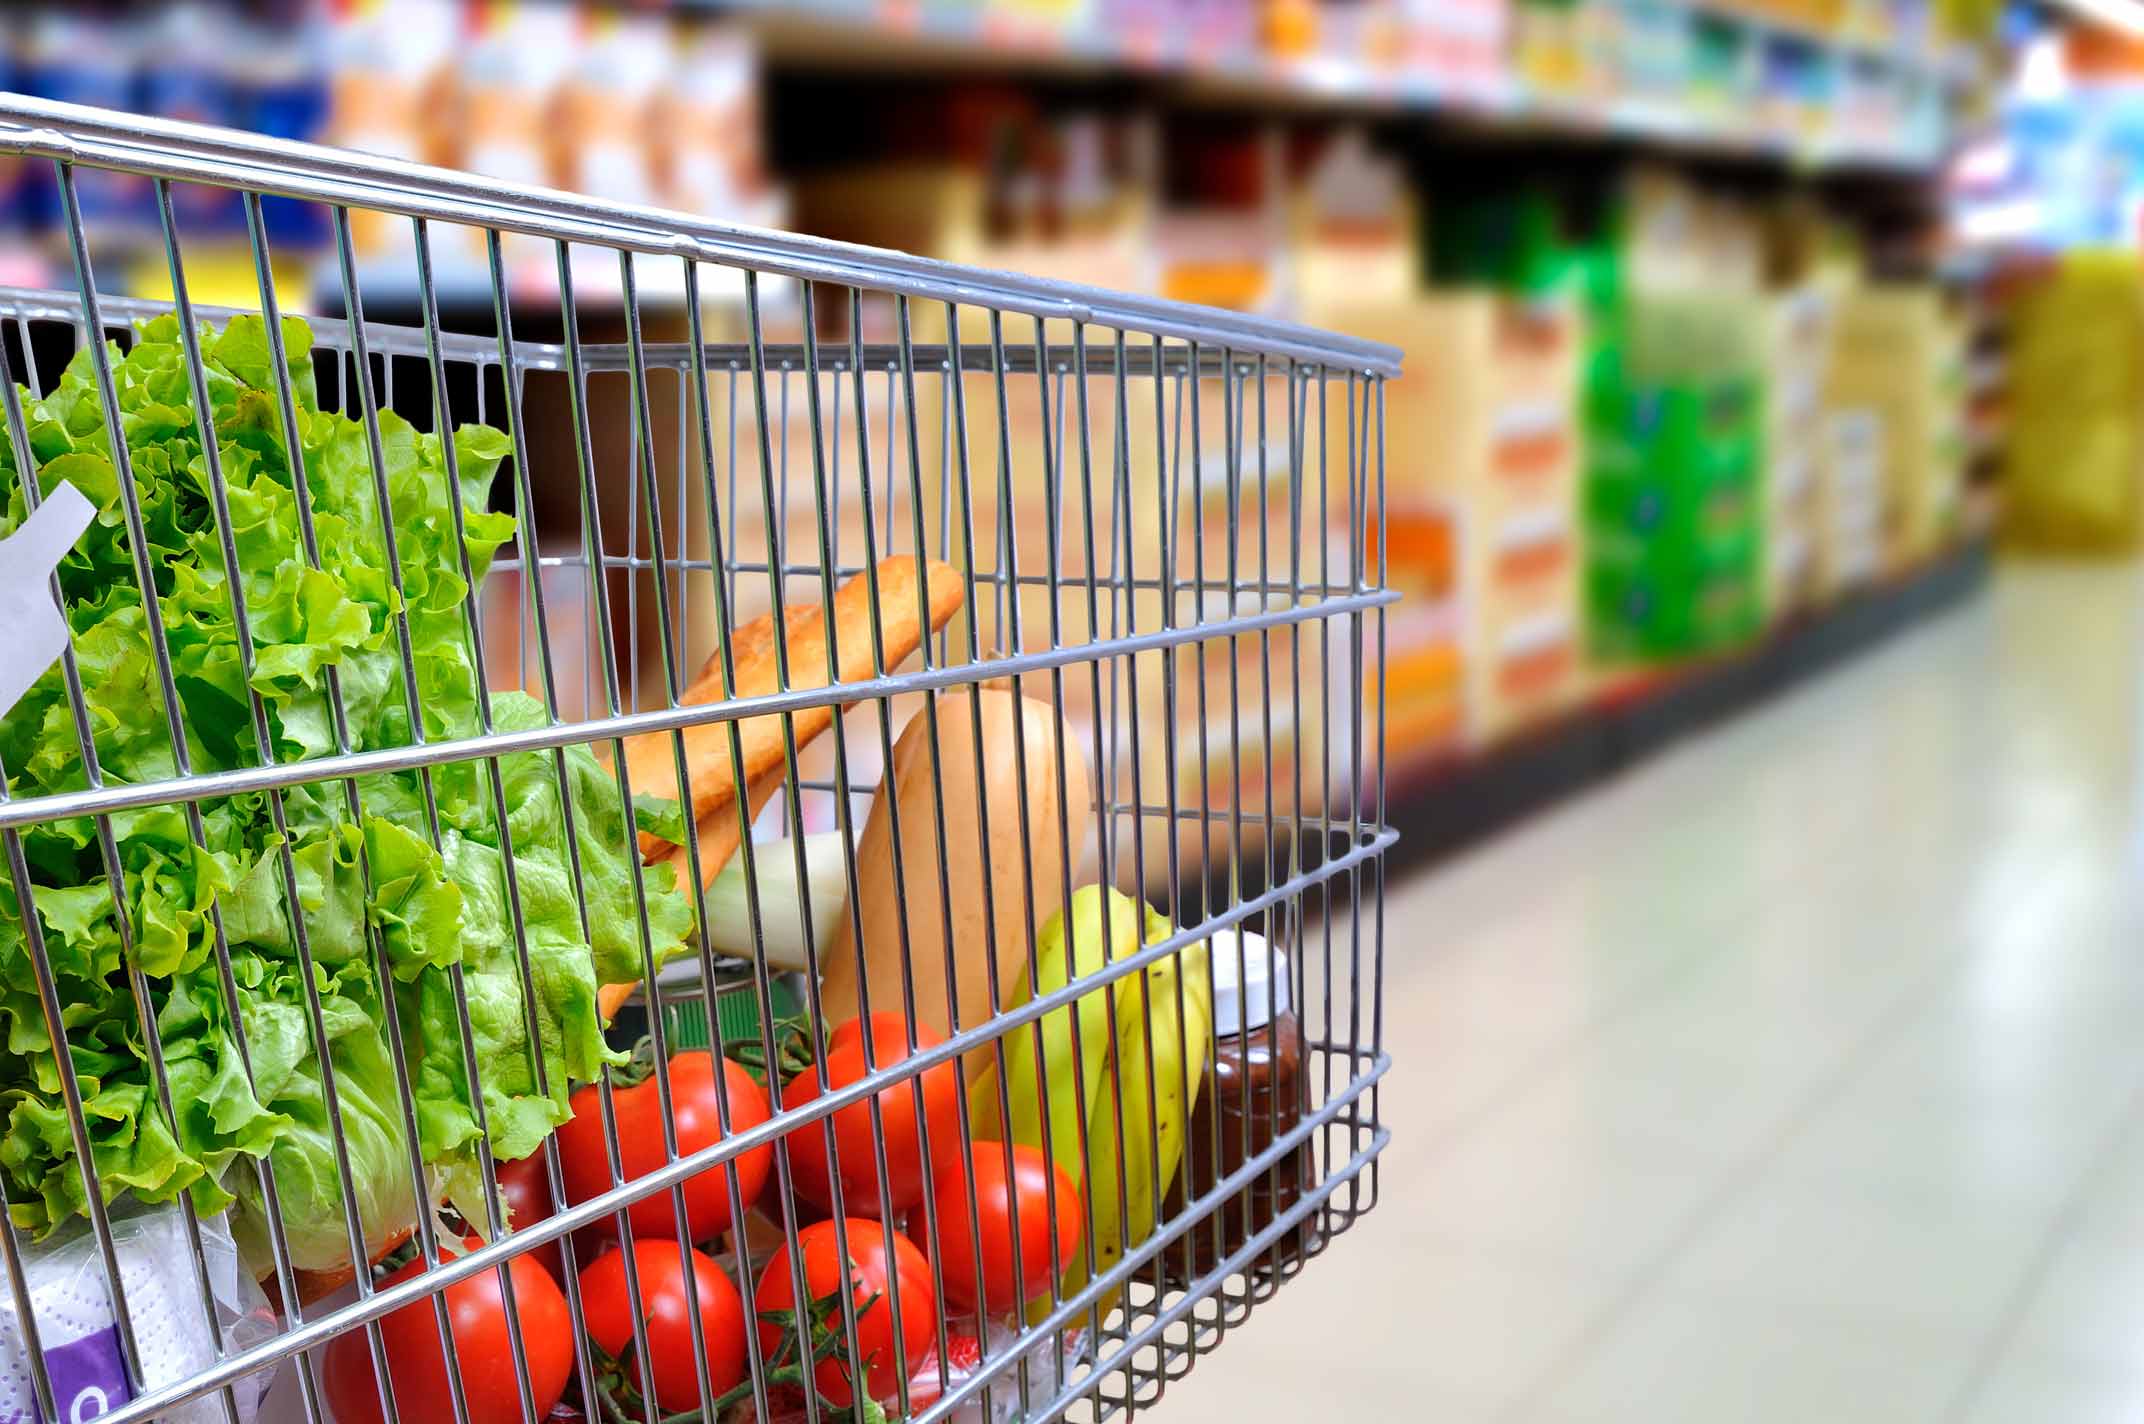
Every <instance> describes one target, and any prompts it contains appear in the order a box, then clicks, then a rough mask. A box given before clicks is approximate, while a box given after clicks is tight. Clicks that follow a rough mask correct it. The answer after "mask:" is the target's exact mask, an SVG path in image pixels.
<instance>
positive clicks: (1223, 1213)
mask: <svg viewBox="0 0 2144 1424" xmlns="http://www.w3.org/2000/svg"><path fill="white" fill-rule="evenodd" d="M1188 355H1189V360H1190V375H1189V386H1190V393H1191V409H1190V413H1189V417H1190V426H1191V484H1190V489H1189V498H1188V503H1189V505H1190V510H1189V513H1188V514H1187V516H1186V517H1187V518H1188V519H1189V520H1190V521H1191V587H1192V622H1193V624H1194V625H1195V626H1203V625H1204V624H1205V622H1206V456H1205V446H1204V441H1205V424H1206V423H1205V418H1204V413H1203V412H1202V411H1201V410H1200V408H1199V392H1200V390H1201V389H1202V388H1203V387H1204V385H1205V352H1204V351H1203V350H1202V349H1201V348H1200V347H1199V345H1198V343H1197V342H1193V343H1191V348H1190V351H1189V353H1188ZM1221 357H1222V364H1221V369H1222V381H1223V394H1224V399H1225V395H1226V390H1227V386H1226V382H1227V379H1228V377H1227V370H1228V353H1227V352H1226V351H1223V352H1222V353H1221ZM1224 413H1225V405H1224ZM1210 641H1211V639H1210V638H1205V637H1202V638H1199V639H1197V640H1195V641H1194V642H1193V643H1192V644H1191V648H1192V654H1193V659H1194V662H1195V665H1196V669H1197V680H1196V683H1195V684H1194V693H1195V696H1196V698H1197V716H1196V721H1197V725H1198V732H1199V917H1200V919H1202V920H1210V919H1212V918H1213V886H1214V876H1215V870H1214V853H1213V823H1214V814H1213V751H1212V738H1211V727H1212V714H1211V710H1210V708H1209V707H1208V697H1209V693H1208V678H1207V674H1206V645H1207V643H1208V642H1210ZM1231 893H1232V892H1231ZM1211 953H1212V951H1211V950H1209V951H1208V954H1209V956H1210V955H1211ZM1208 1017H1209V1018H1210V1017H1211V1015H1209V1016H1208ZM1217 1042H1218V1036H1217V1035H1215V1034H1214V1033H1213V1031H1212V1030H1210V1029H1209V1041H1208V1043H1207V1052H1208V1053H1209V1054H1212V1053H1214V1052H1215V1051H1216V1049H1215V1045H1216V1043H1217ZM1215 1108H1216V1111H1214V1112H1212V1113H1209V1114H1207V1118H1206V1131H1207V1137H1208V1147H1209V1149H1210V1150H1211V1152H1212V1153H1213V1161H1214V1162H1215V1163H1216V1164H1219V1163H1220V1162H1221V1160H1222V1157H1221V1115H1220V1112H1219V1111H1218V1109H1219V1104H1218V1103H1216V1104H1215ZM1228 1207H1229V1204H1228V1203H1227V1202H1223V1203H1221V1204H1220V1205H1219V1206H1217V1207H1216V1208H1215V1209H1214V1210H1213V1212H1212V1213H1211V1214H1210V1215H1209V1216H1208V1217H1207V1218H1206V1220H1207V1229H1208V1232H1209V1234H1210V1235H1211V1236H1212V1238H1213V1251H1214V1257H1213V1258H1214V1260H1215V1261H1217V1262H1218V1261H1221V1260H1225V1259H1226V1258H1227V1256H1228V1248H1227V1244H1226V1242H1227V1225H1226V1223H1227V1219H1228ZM1196 1278H1197V1277H1196V1274H1194V1276H1193V1279H1196ZM1225 1293H1226V1283H1225V1282H1224V1283H1223V1284H1222V1285H1221V1286H1220V1287H1219V1288H1217V1290H1216V1292H1215V1299H1214V1310H1213V1314H1212V1316H1211V1323H1212V1325H1213V1327H1214V1340H1215V1343H1216V1344H1218V1343H1219V1342H1220V1338H1221V1337H1222V1336H1223V1335H1225V1334H1226V1333H1227V1331H1228V1327H1229V1324H1230V1321H1229V1318H1228V1304H1227V1301H1226V1299H1225Z"/></svg>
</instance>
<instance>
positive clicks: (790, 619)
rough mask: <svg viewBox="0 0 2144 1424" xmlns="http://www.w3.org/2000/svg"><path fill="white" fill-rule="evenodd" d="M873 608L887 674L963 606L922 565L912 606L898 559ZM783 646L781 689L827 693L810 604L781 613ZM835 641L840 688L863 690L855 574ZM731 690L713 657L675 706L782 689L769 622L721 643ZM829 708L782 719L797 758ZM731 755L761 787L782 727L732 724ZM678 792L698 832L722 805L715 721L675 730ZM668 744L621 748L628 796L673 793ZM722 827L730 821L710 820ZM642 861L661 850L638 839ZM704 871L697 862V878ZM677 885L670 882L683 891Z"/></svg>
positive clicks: (730, 786)
mask: <svg viewBox="0 0 2144 1424" xmlns="http://www.w3.org/2000/svg"><path fill="white" fill-rule="evenodd" d="M877 573H878V589H879V595H878V605H879V615H880V633H881V643H882V645H883V647H884V650H885V667H886V668H887V670H889V671H890V670H892V669H894V668H897V667H899V666H900V665H901V664H902V663H903V662H905V661H907V659H908V657H909V655H910V654H911V653H913V652H915V650H916V648H917V646H918V645H919V644H920V643H921V642H922V641H923V639H924V638H925V637H927V636H929V634H930V633H933V632H935V631H937V630H938V629H940V628H942V627H944V626H945V624H946V621H947V620H948V619H950V618H951V617H952V616H953V613H954V611H955V610H957V609H958V608H959V607H960V604H961V601H962V587H961V579H960V575H959V573H958V572H957V571H955V570H954V569H953V567H952V566H951V565H949V564H944V563H940V562H937V561H935V560H933V561H931V562H930V563H929V564H927V565H926V566H925V583H924V596H925V600H926V602H927V604H928V610H927V612H926V610H925V609H922V608H919V607H918V606H917V602H916V561H915V559H914V558H912V557H910V556H909V555H906V554H896V555H892V556H890V557H887V558H884V559H881V560H879V563H878V570H877ZM783 621H784V628H785V633H786V636H785V637H784V639H783V642H784V643H785V644H786V648H785V651H786V652H787V654H788V664H789V690H791V691H804V690H806V689H810V688H819V687H824V686H826V685H827V676H826V673H827V667H826V647H827V620H826V617H825V615H824V610H823V609H822V608H820V607H819V606H818V605H816V604H814V605H810V606H807V607H803V608H794V609H791V610H789V613H788V616H787V617H786V618H785V619H784V620H783ZM833 622H834V637H835V639H836V649H835V651H836V655H837V657H838V658H839V660H840V667H839V672H840V679H839V680H840V681H841V682H862V681H864V680H866V679H868V678H870V677H872V676H873V675H874V672H875V665H874V662H873V651H874V650H873V647H872V640H871V592H870V587H869V584H868V583H867V581H866V577H865V576H864V575H862V574H859V575H856V576H854V577H852V578H850V579H849V580H848V581H847V582H846V583H844V584H842V586H841V587H840V589H839V590H837V591H836V592H835V594H834V603H833ZM730 648H731V655H732V659H733V661H734V663H735V667H736V674H737V683H736V688H735V690H734V692H731V691H728V690H727V689H726V684H725V681H724V679H723V676H722V657H721V653H720V652H719V651H718V652H717V653H716V655H715V656H714V657H713V658H710V659H709V660H708V664H707V666H705V667H703V668H702V669H701V670H700V674H699V676H698V677H696V678H694V679H693V681H692V685H691V686H689V687H687V688H686V689H685V691H684V693H683V694H682V695H681V696H680V698H679V703H680V705H695V704H698V705H705V704H707V703H710V702H720V701H724V700H726V698H728V697H731V696H735V697H766V696H770V695H772V694H774V693H776V692H779V691H781V690H782V687H781V679H780V677H779V675H778V665H777V660H776V657H775V637H774V619H773V615H771V614H768V615H765V616H762V617H760V618H755V619H753V620H752V621H751V622H750V623H748V624H745V625H744V626H743V627H741V628H739V629H737V630H736V631H735V633H734V634H732V636H731V639H730ZM833 718H834V714H833V709H832V708H831V707H829V706H821V707H807V708H805V709H803V710H802V711H799V712H796V713H794V714H792V716H791V722H792V724H793V726H794V731H795V737H796V745H797V747H798V749H799V750H801V749H802V748H803V747H804V745H805V744H806V743H808V742H810V741H811V740H812V739H813V738H814V737H816V736H818V735H819V734H820V733H821V732H823V731H825V730H826V729H827V727H829V726H830V725H832V723H833ZM737 733H738V741H739V748H740V750H741V752H742V754H743V758H742V759H743V762H744V776H745V782H746V784H747V785H749V786H752V787H754V788H755V789H756V788H757V786H758V784H759V782H760V781H761V779H762V778H764V777H766V776H767V775H768V774H769V773H770V772H772V771H774V770H776V769H777V768H779V767H781V766H782V763H783V743H782V719H781V716H780V714H778V713H767V714H764V715H761V716H758V717H747V718H744V719H743V720H741V721H740V722H738V724H737ZM684 743H685V768H686V783H687V786H688V787H689V789H690V794H691V798H692V805H691V815H692V818H693V819H694V820H695V821H697V822H700V823H701V824H702V834H703V836H704V835H705V833H706V822H707V821H708V819H709V817H710V816H711V815H712V814H713V813H714V812H716V811H717V810H720V809H721V808H723V807H725V806H728V805H730V804H731V802H732V800H733V798H734V797H735V795H736V784H735V780H734V778H733V776H732V766H731V762H730V755H729V731H728V728H727V727H726V726H725V725H724V724H723V723H721V722H709V723H703V724H701V725H698V726H693V727H687V728H685V730H684ZM675 751H676V749H675V743H674V742H673V740H672V737H671V735H670V734H669V733H668V732H650V733H643V734H642V735H640V736H637V737H632V738H628V739H627V741H626V744H625V758H626V769H627V770H628V771H629V772H630V773H631V775H632V779H633V785H634V787H635V788H636V789H642V788H644V789H645V790H646V791H647V792H648V794H650V795H656V796H664V797H668V796H669V788H671V787H674V786H675V785H676V784H677V761H676V755H675ZM719 819H722V820H730V819H732V818H730V817H722V818H719ZM640 849H641V854H642V855H643V856H644V857H646V858H647V859H649V860H655V859H657V858H659V857H662V856H663V855H664V853H665V852H666V850H668V849H669V846H668V843H667V842H665V841H664V840H662V838H660V837H658V836H653V835H649V834H647V833H645V832H643V833H642V834H641V837H640ZM705 869H706V865H705V862H704V860H703V863H702V870H703V872H704V871H705ZM683 879H684V877H683V876H682V875H681V876H680V877H679V883H680V884H682V883H683Z"/></svg>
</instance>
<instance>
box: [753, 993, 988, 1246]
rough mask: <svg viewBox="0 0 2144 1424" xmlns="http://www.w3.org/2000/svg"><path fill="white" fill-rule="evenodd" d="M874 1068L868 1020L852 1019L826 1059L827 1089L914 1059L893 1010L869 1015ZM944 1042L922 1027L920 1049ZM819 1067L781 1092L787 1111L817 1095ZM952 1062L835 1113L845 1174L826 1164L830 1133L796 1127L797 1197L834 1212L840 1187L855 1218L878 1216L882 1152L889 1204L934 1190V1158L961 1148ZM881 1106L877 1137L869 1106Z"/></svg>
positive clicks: (903, 1205)
mask: <svg viewBox="0 0 2144 1424" xmlns="http://www.w3.org/2000/svg"><path fill="white" fill-rule="evenodd" d="M870 1030H871V1055H872V1058H871V1064H870V1065H868V1066H867V1065H866V1063H865V1061H864V1020H862V1019H850V1020H849V1021H848V1022H847V1023H845V1024H842V1025H841V1026H840V1027H839V1028H837V1029H835V1030H834V1033H833V1036H832V1037H831V1038H829V1039H828V1040H827V1043H826V1052H825V1053H824V1054H822V1055H821V1057H820V1060H819V1062H820V1065H823V1068H824V1071H825V1073H826V1084H827V1088H828V1090H829V1091H833V1090H837V1089H841V1088H845V1087H847V1086H849V1085H850V1084H851V1083H859V1082H862V1081H863V1079H864V1077H865V1075H866V1073H867V1072H869V1071H871V1068H873V1067H875V1068H886V1067H889V1066H890V1065H892V1064H895V1063H898V1062H900V1061H901V1060H902V1059H905V1058H907V1057H908V1029H907V1021H906V1020H905V1019H904V1018H903V1017H902V1016H901V1015H900V1014H899V1013H895V1012H888V1013H875V1014H873V1015H871V1020H870ZM944 1041H945V1040H943V1039H941V1038H939V1037H938V1035H937V1034H935V1033H932V1032H931V1031H930V1030H928V1029H925V1028H918V1029H917V1030H916V1047H917V1048H919V1049H923V1048H934V1047H936V1046H937V1045H938V1044H940V1043H943V1042H944ZM820 1071H821V1068H820V1067H819V1066H815V1067H810V1068H806V1069H804V1070H803V1071H802V1072H800V1073H798V1074H797V1075H796V1076H795V1077H793V1078H791V1079H790V1080H789V1083H788V1084H787V1086H785V1087H784V1088H783V1089H782V1106H783V1107H784V1108H799V1107H802V1106H803V1105H804V1104H806V1103H808V1102H811V1101H813V1100H814V1099H816V1098H817V1097H818V1096H819V1074H820ZM958 1071H959V1070H958V1069H957V1068H956V1067H955V1065H954V1064H952V1063H949V1062H948V1063H939V1064H936V1065H934V1066H932V1067H929V1068H926V1069H924V1070H923V1071H922V1072H921V1073H918V1074H916V1075H915V1076H914V1077H912V1078H909V1079H907V1080H905V1081H902V1082H898V1083H894V1084H892V1085H891V1086H889V1087H885V1088H881V1089H880V1090H879V1091H878V1092H876V1093H873V1094H872V1095H871V1096H870V1097H868V1098H864V1099H862V1100H860V1101H858V1102H853V1103H850V1104H849V1105H848V1106H847V1107H844V1108H842V1109H840V1110H839V1111H838V1112H836V1113H835V1114H834V1115H833V1128H834V1130H833V1138H834V1152H835V1155H836V1158H837V1160H838V1162H839V1170H838V1171H837V1170H836V1169H835V1165H834V1163H830V1162H829V1161H828V1160H827V1143H826V1139H827V1133H826V1131H825V1130H824V1129H823V1128H821V1127H820V1126H819V1124H817V1123H815V1122H812V1123H806V1124H804V1125H803V1126H802V1127H798V1128H794V1129H792V1130H791V1131H790V1132H789V1134H788V1139H789V1171H790V1175H791V1177H792V1178H793V1179H794V1180H795V1182H796V1189H797V1194H798V1195H799V1196H801V1197H803V1198H804V1199H806V1200H807V1201H810V1202H814V1203H816V1204H817V1205H819V1206H822V1207H826V1208H828V1209H832V1208H833V1207H834V1206H835V1204H836V1203H835V1200H834V1182H835V1181H836V1180H837V1179H838V1180H839V1181H840V1183H841V1201H840V1207H841V1209H842V1210H843V1211H845V1212H846V1213H848V1214H849V1215H852V1216H876V1215H878V1213H879V1186H880V1182H879V1175H878V1154H879V1152H880V1151H881V1150H882V1151H883V1152H884V1153H885V1158H886V1179H885V1183H884V1185H885V1188H886V1199H887V1202H888V1203H889V1204H890V1205H891V1207H892V1209H893V1210H894V1211H896V1212H900V1211H905V1210H907V1209H908V1208H909V1207H912V1206H914V1205H915V1204H916V1203H917V1202H920V1201H922V1200H923V1198H924V1197H925V1196H927V1195H929V1193H930V1183H931V1161H930V1160H926V1156H925V1150H924V1149H925V1148H926V1146H927V1147H928V1148H929V1153H930V1158H931V1159H935V1160H940V1161H950V1160H951V1159H952V1158H953V1157H954V1156H956V1155H958V1153H959V1151H960V1098H959V1092H960V1082H959V1078H958ZM874 1103H876V1104H877V1106H878V1120H877V1123H876V1128H877V1131H876V1140H875V1141H874V1132H873V1127H874V1124H873V1122H872V1116H871V1109H872V1105H873V1104H874Z"/></svg>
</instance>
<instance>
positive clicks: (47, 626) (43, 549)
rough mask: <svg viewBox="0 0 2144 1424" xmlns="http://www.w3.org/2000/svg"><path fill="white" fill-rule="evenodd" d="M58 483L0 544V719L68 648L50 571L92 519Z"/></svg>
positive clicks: (75, 494)
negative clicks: (0, 715)
mask: <svg viewBox="0 0 2144 1424" xmlns="http://www.w3.org/2000/svg"><path fill="white" fill-rule="evenodd" d="M96 513H97V507H96V506H95V505H93V504H91V503H90V502H89V500H88V499H86V498H85V497H84V496H83V494H82V492H81V491H80V490H78V489H76V488H75V487H74V486H73V485H71V484H68V483H67V482H66V481H65V480H62V481H61V482H60V483H59V484H58V485H56V486H54V488H53V490H52V493H50V494H48V495H46V496H45V502H44V503H43V504H40V505H39V506H38V507H37V512H36V513H35V514H33V515H31V516H30V517H29V519H28V520H26V521H25V522H24V523H23V526H22V527H21V528H20V529H17V530H16V531H15V532H14V533H12V534H10V535H8V536H7V538H6V539H4V540H0V714H5V713H6V712H8V711H9V710H11V709H12V708H13V707H14V705H15V703H16V702H17V701H19V700H20V699H21V697H22V694H24V693H25V692H28V691H29V690H30V684H31V683H33V682H36V681H37V679H38V678H40V677H42V676H44V672H45V669H46V668H48V667H51V666H52V664H53V661H54V660H55V659H57V658H58V657H59V655H60V654H61V653H62V652H64V651H66V648H67V620H66V619H65V618H64V617H62V616H61V614H60V610H59V608H58V606H57V605H55V604H54V603H53V601H52V585H51V578H52V571H53V569H55V568H57V567H58V566H59V562H60V560H61V559H64V558H66V557H67V551H68V550H70V549H72V548H73V547H74V544H75V540H77V539H79V538H81V537H82V531H83V530H84V529H87V528H88V527H89V521H90V520H91V519H93V518H95V517H96Z"/></svg>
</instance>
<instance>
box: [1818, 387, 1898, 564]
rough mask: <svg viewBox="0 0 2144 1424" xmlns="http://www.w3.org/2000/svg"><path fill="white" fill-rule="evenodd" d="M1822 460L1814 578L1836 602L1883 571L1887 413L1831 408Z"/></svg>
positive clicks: (1819, 479)
mask: <svg viewBox="0 0 2144 1424" xmlns="http://www.w3.org/2000/svg"><path fill="white" fill-rule="evenodd" d="M1821 430H1822V442H1823V448H1822V452H1821V454H1820V456H1819V460H1818V465H1817V469H1818V472H1819V473H1818V478H1817V538H1816V546H1815V579H1816V583H1817V591H1818V595H1819V596H1820V597H1823V598H1835V597H1837V596H1838V595H1840V594H1842V593H1845V592H1848V591H1850V590H1852V589H1854V588H1857V587H1860V586H1861V585H1864V584H1867V583H1870V582H1873V581H1874V580H1875V579H1877V578H1878V577H1880V576H1881V575H1882V573H1883V571H1884V563H1885V543H1886V541H1885V522H1886V521H1885V509H1886V499H1885V490H1884V484H1885V480H1884V460H1885V436H1884V423H1883V415H1882V413H1881V412H1880V411H1878V410H1876V409H1873V408H1866V407H1862V408H1856V407H1846V408H1838V407H1834V408H1831V409H1828V410H1827V411H1826V413H1825V416H1824V421H1823V424H1822V426H1821Z"/></svg>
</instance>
